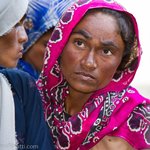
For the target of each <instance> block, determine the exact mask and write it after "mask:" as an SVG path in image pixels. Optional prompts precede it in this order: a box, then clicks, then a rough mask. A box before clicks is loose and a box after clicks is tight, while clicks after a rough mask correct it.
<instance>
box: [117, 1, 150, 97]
mask: <svg viewBox="0 0 150 150" xmlns="http://www.w3.org/2000/svg"><path fill="white" fill-rule="evenodd" d="M116 1H117V2H118V3H120V4H122V5H123V6H124V7H125V8H126V9H127V10H129V11H130V12H131V13H132V14H134V16H135V17H136V20H137V23H138V26H139V36H140V42H141V46H142V49H143V54H142V58H141V62H140V66H139V69H138V71H137V73H136V75H135V78H134V80H133V82H132V84H131V85H132V86H134V87H136V88H137V89H138V90H139V92H140V93H141V94H142V95H143V96H145V97H147V98H150V71H149V70H150V15H149V14H150V8H149V1H148V0H116Z"/></svg>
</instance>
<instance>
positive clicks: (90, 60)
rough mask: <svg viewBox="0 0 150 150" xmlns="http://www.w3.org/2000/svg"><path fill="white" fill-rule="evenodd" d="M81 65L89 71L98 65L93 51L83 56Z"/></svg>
mask: <svg viewBox="0 0 150 150" xmlns="http://www.w3.org/2000/svg"><path fill="white" fill-rule="evenodd" d="M81 65H82V67H84V69H86V70H89V71H92V70H94V69H95V68H96V67H97V64H96V60H95V56H94V52H93V51H90V52H89V53H87V54H86V55H85V56H84V57H83V59H82V61H81Z"/></svg>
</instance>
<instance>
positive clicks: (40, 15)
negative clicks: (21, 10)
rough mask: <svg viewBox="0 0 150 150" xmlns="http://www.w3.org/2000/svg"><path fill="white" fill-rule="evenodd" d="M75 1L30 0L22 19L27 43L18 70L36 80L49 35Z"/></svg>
mask: <svg viewBox="0 0 150 150" xmlns="http://www.w3.org/2000/svg"><path fill="white" fill-rule="evenodd" d="M74 1H76V0H67V1H66V0H53V1H52V0H30V1H29V7H28V10H27V13H26V18H25V19H24V26H25V29H26V32H27V35H28V42H26V43H25V45H24V50H23V53H24V54H23V58H22V59H20V61H19V63H18V68H19V69H21V70H23V71H25V72H28V73H29V74H30V75H31V76H33V77H34V78H35V79H38V77H39V73H40V72H41V69H42V66H43V58H44V52H45V48H46V45H47V42H48V40H49V38H50V36H51V33H52V31H53V29H54V27H55V25H56V24H57V22H58V20H59V18H60V17H61V15H62V13H63V12H64V11H65V10H66V9H67V8H68V7H69V6H70V5H71V4H72V3H73V2H74Z"/></svg>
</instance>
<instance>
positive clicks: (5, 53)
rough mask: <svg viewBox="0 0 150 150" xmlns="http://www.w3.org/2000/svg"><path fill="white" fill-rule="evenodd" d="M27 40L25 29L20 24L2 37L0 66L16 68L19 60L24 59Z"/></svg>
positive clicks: (0, 40) (0, 38)
mask: <svg viewBox="0 0 150 150" xmlns="http://www.w3.org/2000/svg"><path fill="white" fill-rule="evenodd" d="M27 39H28V38H27V35H26V32H25V29H24V27H23V26H22V25H20V24H17V25H16V26H15V27H14V28H13V29H12V30H11V31H10V32H9V33H7V34H6V35H3V36H2V37H0V66H3V67H7V68H13V67H16V65H17V63H18V60H19V59H20V58H21V57H22V50H23V43H24V42H26V41H27Z"/></svg>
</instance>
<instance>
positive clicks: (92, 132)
mask: <svg viewBox="0 0 150 150" xmlns="http://www.w3.org/2000/svg"><path fill="white" fill-rule="evenodd" d="M104 7H105V8H109V9H114V10H117V11H121V12H125V13H127V14H128V15H129V17H131V19H132V22H133V24H134V29H135V33H136V38H137V39H136V40H135V44H134V46H133V47H132V49H131V53H132V55H131V57H130V60H129V62H127V67H126V69H124V70H123V71H121V72H116V74H115V75H114V77H113V79H112V81H111V82H110V83H109V84H108V85H107V86H106V87H105V88H103V89H100V90H98V91H96V92H95V93H93V95H92V96H91V97H90V98H89V99H88V101H87V102H86V104H85V105H84V106H83V107H82V110H81V111H80V112H79V113H77V114H76V115H73V116H70V115H68V114H66V112H65V107H64V101H65V98H66V96H67V95H68V94H69V91H68V85H67V82H66V80H65V79H64V78H63V76H62V73H61V70H60V66H59V57H60V55H61V53H62V51H63V48H64V47H65V45H66V43H67V41H68V39H69V36H70V34H71V32H72V30H73V28H74V27H75V26H76V25H77V24H78V22H79V21H80V20H81V19H82V18H83V16H84V15H85V13H86V12H87V11H88V10H90V9H94V8H104ZM140 58H141V46H140V42H139V38H138V27H137V23H136V20H135V18H134V16H133V15H132V14H130V13H129V12H127V11H126V10H125V9H124V8H123V7H122V6H121V5H119V4H117V3H116V2H114V1H113V0H79V1H77V2H76V3H75V4H74V5H72V6H71V7H70V8H69V9H68V10H67V12H66V13H65V14H63V16H62V18H61V20H60V22H59V23H58V25H57V26H56V28H55V30H54V32H53V34H52V36H51V39H50V40H49V43H48V46H47V49H46V54H45V61H44V66H43V70H42V73H41V75H40V79H39V80H38V81H37V85H38V88H39V90H40V92H41V95H42V98H43V106H44V113H45V119H46V121H47V123H48V125H49V127H50V129H51V134H52V136H53V140H54V143H55V145H56V149H59V150H60V149H61V150H62V149H70V150H72V149H73V150H84V149H85V150H87V149H90V148H92V147H93V146H94V145H96V144H97V143H98V142H99V141H100V140H101V139H102V138H103V137H104V136H105V135H110V136H118V137H121V138H123V139H125V140H126V141H127V142H128V143H129V144H131V145H132V147H134V148H135V149H139V150H141V149H143V148H150V100H149V99H147V98H144V97H143V96H141V95H140V94H139V93H138V91H137V90H136V89H135V88H133V87H131V86H129V85H130V83H131V81H132V80H133V78H134V75H135V73H136V70H137V68H138V66H139V62H140ZM128 63H130V65H128ZM133 137H134V138H133ZM137 141H138V142H137Z"/></svg>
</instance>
